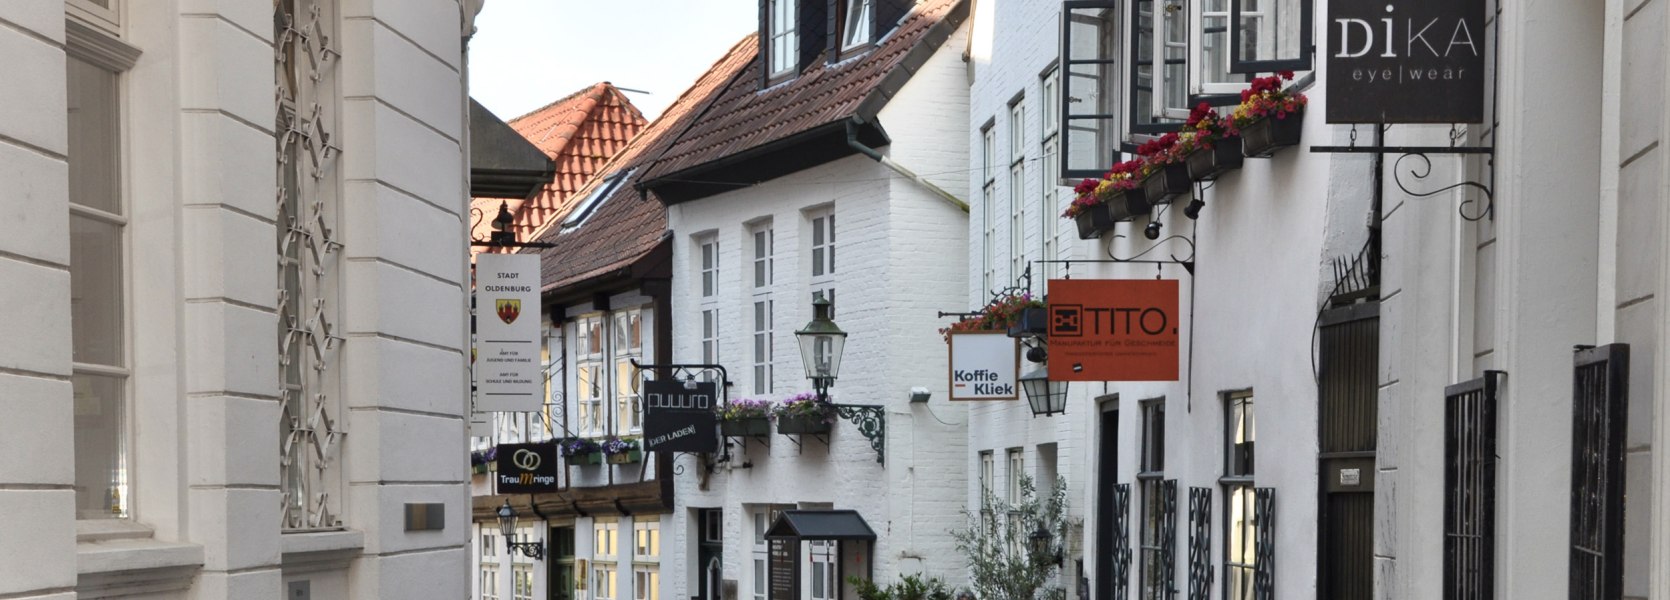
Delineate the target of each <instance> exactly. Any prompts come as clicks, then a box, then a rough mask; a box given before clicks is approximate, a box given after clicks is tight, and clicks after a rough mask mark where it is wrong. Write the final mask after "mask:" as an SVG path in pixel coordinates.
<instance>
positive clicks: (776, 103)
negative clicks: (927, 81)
mask: <svg viewBox="0 0 1670 600" xmlns="http://www.w3.org/2000/svg"><path fill="white" fill-rule="evenodd" d="M967 1H968V0H921V1H919V2H917V4H916V6H915V7H914V8H913V9H912V12H911V13H909V14H908V15H907V16H906V18H905V21H904V22H903V23H902V24H900V25H899V27H898V29H897V30H895V31H893V32H891V33H887V34H885V35H884V37H883V38H882V39H881V40H880V43H879V45H877V46H876V47H875V48H873V49H871V50H870V51H869V52H868V53H867V54H863V55H860V56H858V57H854V58H849V59H847V60H844V61H841V62H837V63H834V64H828V63H825V62H824V61H821V60H820V61H818V62H816V63H815V64H813V65H812V66H810V67H808V68H807V69H806V70H805V71H802V72H801V73H800V74H799V75H798V76H797V77H795V78H794V79H792V80H790V81H787V82H784V83H780V84H777V85H775V86H772V87H769V88H766V89H764V90H761V89H759V85H760V81H761V74H760V70H761V69H762V68H763V65H762V64H761V62H762V61H760V60H757V57H756V53H755V52H754V51H753V50H754V49H752V48H751V49H750V51H749V52H748V57H747V59H748V62H747V65H746V70H745V72H744V73H743V74H742V76H741V77H736V78H733V79H732V80H731V81H730V83H729V84H728V85H727V86H726V88H725V89H724V90H723V91H722V92H721V93H720V96H719V97H718V98H717V99H716V100H715V101H714V105H713V107H712V108H711V109H709V110H708V111H706V112H705V113H704V115H703V116H702V117H701V118H700V120H699V121H698V122H697V123H695V125H694V126H692V127H691V128H690V130H689V131H688V132H686V133H684V134H682V135H680V136H679V137H678V140H677V141H676V143H674V144H673V145H672V146H671V148H669V149H668V151H667V152H666V153H665V154H664V155H662V156H660V157H659V158H658V159H657V160H656V161H655V163H654V164H653V165H652V166H651V167H650V168H649V169H647V170H646V172H645V173H644V175H643V177H644V178H645V179H646V180H651V181H652V183H651V184H650V185H652V186H653V185H655V182H654V180H657V179H662V178H668V177H669V176H676V175H678V174H680V173H681V172H686V171H689V170H692V169H697V168H699V167H701V166H703V165H707V164H711V163H713V162H715V161H719V160H721V159H724V158H727V157H731V156H735V155H737V154H739V153H742V152H745V151H748V150H751V149H755V148H759V147H761V146H764V145H766V144H770V143H772V142H777V141H780V140H784V139H786V138H789V137H791V136H794V135H796V134H800V133H805V132H808V131H811V130H813V129H815V128H818V127H820V126H824V125H829V124H832V123H837V122H839V121H842V120H844V119H848V118H851V117H855V116H857V117H861V118H863V119H866V120H868V119H871V118H873V117H874V116H875V113H876V112H877V111H879V110H880V109H881V106H882V105H884V104H885V103H886V101H887V97H888V96H889V95H891V94H892V93H894V92H896V91H897V90H898V87H900V86H902V85H903V83H904V81H905V80H906V79H908V78H909V77H910V73H909V72H908V71H910V70H913V69H914V68H916V66H917V65H911V64H906V65H905V67H906V68H899V67H900V66H901V63H906V57H907V56H910V55H911V54H912V51H913V50H914V51H916V52H917V53H918V56H917V57H916V61H918V62H917V64H918V65H919V61H921V60H926V54H931V53H932V51H933V50H934V49H935V48H937V47H938V46H939V44H941V43H943V42H944V38H945V37H946V36H948V35H949V34H950V31H951V30H952V29H954V28H955V25H957V24H960V23H961V22H962V20H963V19H964V18H965V17H966V16H967V12H968V7H967V6H966V2H967ZM942 22H944V23H946V24H947V25H950V27H941V28H939V29H938V30H935V25H939V24H941V23H942ZM930 32H934V35H930ZM888 83H891V84H892V85H887V84H888Z"/></svg>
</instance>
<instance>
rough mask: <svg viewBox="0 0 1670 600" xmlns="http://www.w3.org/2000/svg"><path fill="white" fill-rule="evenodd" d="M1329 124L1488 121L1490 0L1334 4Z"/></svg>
mask: <svg viewBox="0 0 1670 600" xmlns="http://www.w3.org/2000/svg"><path fill="white" fill-rule="evenodd" d="M1328 18H1329V19H1330V21H1329V23H1328V34H1327V35H1328V78H1327V79H1328V102H1327V104H1328V119H1327V120H1328V122H1329V123H1482V122H1484V91H1485V84H1486V78H1487V77H1489V76H1490V75H1491V74H1490V73H1487V72H1486V71H1485V62H1484V59H1485V43H1486V41H1487V40H1486V38H1485V35H1486V33H1487V32H1486V29H1485V0H1387V1H1386V2H1364V1H1362V0H1329V2H1328Z"/></svg>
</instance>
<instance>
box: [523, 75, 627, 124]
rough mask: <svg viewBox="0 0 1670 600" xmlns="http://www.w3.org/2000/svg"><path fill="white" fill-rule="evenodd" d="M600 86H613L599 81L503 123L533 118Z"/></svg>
mask: <svg viewBox="0 0 1670 600" xmlns="http://www.w3.org/2000/svg"><path fill="white" fill-rule="evenodd" d="M600 85H609V86H612V85H613V84H611V83H609V82H607V81H599V82H597V83H594V84H591V85H588V86H586V87H583V88H580V89H577V90H574V91H573V92H570V93H569V94H568V95H567V96H563V97H561V98H558V99H556V100H552V101H550V102H547V103H545V105H544V106H540V107H539V108H536V109H533V110H530V111H528V112H525V113H522V114H520V115H517V116H515V117H512V118H511V119H510V120H507V121H505V123H515V122H517V121H520V120H522V119H526V118H528V117H531V116H534V115H536V114H539V113H541V112H544V111H545V109H547V108H551V107H553V106H556V105H558V104H562V103H564V102H567V101H569V100H573V99H574V98H575V97H577V96H579V95H580V94H584V93H586V92H589V91H592V90H594V89H597V86H600Z"/></svg>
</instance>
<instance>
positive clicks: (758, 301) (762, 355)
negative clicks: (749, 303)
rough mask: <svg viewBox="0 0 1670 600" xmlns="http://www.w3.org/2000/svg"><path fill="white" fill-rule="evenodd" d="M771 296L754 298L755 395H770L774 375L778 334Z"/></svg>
mask: <svg viewBox="0 0 1670 600" xmlns="http://www.w3.org/2000/svg"><path fill="white" fill-rule="evenodd" d="M773 309H774V307H773V302H772V300H771V295H770V294H763V295H757V296H754V304H753V311H752V313H753V319H752V320H751V322H752V323H753V326H754V327H753V330H754V333H753V353H754V371H753V374H752V375H753V379H754V393H755V394H770V393H771V391H772V389H773V387H774V386H773V385H772V377H773V375H774V373H773V369H772V368H771V363H772V355H773V354H774V352H773V348H772V344H774V343H776V333H775V332H774V331H773V330H772V318H773V314H772V313H773V312H774V310H773Z"/></svg>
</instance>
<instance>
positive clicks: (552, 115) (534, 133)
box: [470, 81, 648, 240]
mask: <svg viewBox="0 0 1670 600" xmlns="http://www.w3.org/2000/svg"><path fill="white" fill-rule="evenodd" d="M647 123H648V121H647V120H646V119H645V118H644V115H643V113H641V112H639V111H638V108H637V107H636V106H633V105H632V102H631V101H630V100H628V99H627V98H626V95H625V94H623V93H621V91H620V90H619V89H618V88H616V87H615V86H614V85H611V84H610V83H609V82H607V81H605V82H601V83H597V84H593V85H591V86H590V87H587V88H585V89H582V90H580V91H577V92H574V93H573V94H569V95H568V96H566V97H564V98H562V99H560V100H557V101H555V102H552V103H550V104H547V105H545V106H543V107H540V108H539V109H536V110H534V111H533V112H530V113H528V114H525V115H522V116H520V117H516V118H514V119H511V120H510V123H509V125H510V127H511V129H515V130H516V132H517V133H520V134H522V137H524V138H527V139H528V141H529V142H531V143H533V145H534V146H536V147H538V148H539V149H540V150H542V151H544V152H545V155H546V156H549V157H551V160H552V162H554V163H556V166H557V173H556V176H555V177H553V178H552V181H551V183H549V184H547V185H546V186H545V189H543V190H541V191H540V192H539V194H538V195H536V196H535V197H534V198H533V199H532V200H531V201H528V202H522V201H519V200H515V199H511V200H508V201H505V200H501V199H498V198H475V199H472V200H471V202H470V206H471V207H472V208H479V209H481V211H482V214H483V215H484V216H483V217H482V218H481V222H480V223H472V234H473V235H474V236H475V237H477V238H486V237H487V232H488V231H490V230H491V229H490V226H489V224H488V222H489V221H492V220H493V216H494V215H496V214H498V209H499V203H500V202H507V203H508V205H509V207H510V211H511V214H513V215H515V217H516V218H515V221H513V225H512V227H513V229H514V230H515V231H516V235H517V237H518V239H522V240H527V239H529V238H530V236H532V235H533V234H534V231H535V230H536V229H538V228H539V226H540V225H543V224H544V223H545V221H547V220H550V219H552V218H554V217H556V216H559V215H562V214H564V213H567V212H568V209H569V208H570V205H571V204H572V200H573V199H574V198H575V196H574V192H575V191H577V190H579V189H580V187H581V186H583V185H585V183H586V182H587V181H589V180H590V179H592V176H593V175H595V174H597V172H598V170H599V169H601V168H602V167H603V165H604V164H605V163H607V162H608V161H609V159H611V158H613V157H614V156H615V155H616V154H617V153H619V152H620V151H621V150H622V149H624V148H625V147H626V145H627V143H628V142H630V141H631V140H632V138H633V137H634V136H636V135H637V134H638V132H639V131H641V130H642V129H643V128H644V126H645V125H646V124H647Z"/></svg>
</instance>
